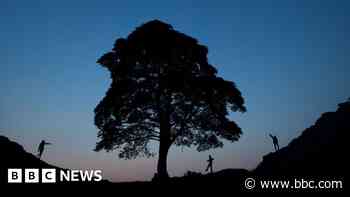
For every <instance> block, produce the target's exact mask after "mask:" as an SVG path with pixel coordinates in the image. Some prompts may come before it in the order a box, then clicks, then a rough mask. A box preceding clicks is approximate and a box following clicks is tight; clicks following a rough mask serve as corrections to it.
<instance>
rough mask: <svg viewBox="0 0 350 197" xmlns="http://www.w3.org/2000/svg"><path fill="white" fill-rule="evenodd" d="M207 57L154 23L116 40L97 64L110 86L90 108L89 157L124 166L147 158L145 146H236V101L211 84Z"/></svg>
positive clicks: (228, 88) (230, 87) (237, 96)
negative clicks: (109, 157)
mask: <svg viewBox="0 0 350 197" xmlns="http://www.w3.org/2000/svg"><path fill="white" fill-rule="evenodd" d="M207 54H208V48H207V47H206V46H204V45H201V44H199V43H198V41H197V40H196V39H194V38H192V37H190V36H187V35H185V34H183V33H180V32H178V31H176V30H174V29H173V27H172V26H171V25H169V24H166V23H164V22H161V21H159V20H153V21H150V22H147V23H145V24H143V25H141V26H140V27H138V28H136V30H134V31H133V32H132V33H131V34H130V35H128V36H127V37H126V38H119V39H117V40H116V41H115V44H114V47H113V49H112V50H111V51H110V52H108V53H106V54H104V55H103V56H102V57H100V58H99V59H98V61H97V62H98V63H99V64H100V65H102V66H103V67H105V68H107V69H108V71H109V72H110V76H111V79H112V82H111V85H110V87H109V89H108V91H107V93H106V95H105V97H104V98H103V99H102V100H101V101H100V103H99V104H98V105H97V106H96V108H95V125H96V126H97V127H98V129H99V132H98V137H99V138H100V141H98V143H97V145H96V150H97V151H99V150H102V149H104V150H107V151H111V150H114V149H117V150H119V157H120V158H125V159H132V158H135V157H137V156H147V157H148V156H152V155H153V153H152V152H151V151H150V149H149V147H148V145H149V142H150V141H151V140H155V141H160V144H162V143H163V144H165V146H164V147H166V148H167V149H168V148H169V147H170V146H171V145H172V144H175V145H177V146H188V147H190V146H195V147H196V148H197V150H198V151H204V150H208V149H211V148H217V147H222V146H223V143H222V139H225V140H228V141H231V142H233V141H236V140H238V139H239V137H240V135H241V134H242V131H241V129H240V127H239V126H238V125H237V124H236V123H235V122H234V121H232V120H230V119H229V118H228V115H229V111H233V112H235V111H239V112H245V111H246V108H245V106H244V99H243V97H242V95H241V92H240V91H239V90H238V88H237V87H236V85H235V84H234V83H233V82H231V81H227V80H224V79H223V78H221V77H219V76H217V70H216V68H215V67H214V66H213V65H211V64H209V63H208V59H207ZM160 146H162V145H160ZM160 149H161V148H160ZM160 152H161V150H160ZM166 152H167V151H166ZM165 157H166V156H165Z"/></svg>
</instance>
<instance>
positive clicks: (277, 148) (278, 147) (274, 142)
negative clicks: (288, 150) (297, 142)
mask: <svg viewBox="0 0 350 197" xmlns="http://www.w3.org/2000/svg"><path fill="white" fill-rule="evenodd" d="M270 137H271V138H272V143H273V147H275V151H278V150H279V149H280V146H279V144H278V139H277V136H275V135H272V134H271V133H270Z"/></svg>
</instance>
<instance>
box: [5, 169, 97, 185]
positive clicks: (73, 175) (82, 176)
mask: <svg viewBox="0 0 350 197" xmlns="http://www.w3.org/2000/svg"><path fill="white" fill-rule="evenodd" d="M101 180H102V171H101V170H56V169H54V168H47V169H36V168H26V169H20V168H15V169H8V170H7V182H8V183H56V182H79V181H81V182H91V181H94V182H99V181H101Z"/></svg>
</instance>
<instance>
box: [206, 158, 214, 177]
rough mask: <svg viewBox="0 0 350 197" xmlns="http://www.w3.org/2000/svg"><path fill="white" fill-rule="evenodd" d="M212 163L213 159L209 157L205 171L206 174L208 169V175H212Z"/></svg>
mask: <svg viewBox="0 0 350 197" xmlns="http://www.w3.org/2000/svg"><path fill="white" fill-rule="evenodd" d="M213 161H214V159H213V158H212V157H211V155H209V159H208V160H207V162H208V166H207V169H205V171H206V172H207V171H208V170H209V169H210V173H213Z"/></svg>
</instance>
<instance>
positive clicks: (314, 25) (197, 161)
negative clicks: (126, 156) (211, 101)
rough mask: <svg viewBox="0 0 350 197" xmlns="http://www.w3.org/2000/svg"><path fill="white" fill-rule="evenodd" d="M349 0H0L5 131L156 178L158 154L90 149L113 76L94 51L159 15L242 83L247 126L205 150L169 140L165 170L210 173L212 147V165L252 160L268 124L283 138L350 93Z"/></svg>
mask: <svg viewBox="0 0 350 197" xmlns="http://www.w3.org/2000/svg"><path fill="white" fill-rule="evenodd" d="M348 2H349V1H345V0H344V1H337V0H335V1H328V0H327V1H321V0H316V1H311V0H299V1H297V0H291V1H281V0H264V1H261V0H257V1H251V0H244V1H234V0H232V1H231V0H230V1H203V0H199V1H189V0H176V1H171V2H170V1H163V0H159V1H131V0H128V1H88V0H84V1H83V0H78V1H72V0H69V1H63V0H60V1H48V0H45V1H44V0H43V1H36V0H33V1H25V0H23V1H15V0H11V1H10V0H5V1H1V6H0V24H1V31H0V34H1V35H0V41H1V47H0V54H1V72H0V90H1V91H0V135H5V136H8V137H9V138H11V139H12V140H15V141H17V142H19V143H21V144H23V146H24V147H25V149H26V150H27V151H29V152H33V153H34V152H35V150H36V148H37V144H38V143H39V142H40V140H41V139H47V140H48V141H50V142H52V143H53V144H54V145H53V146H51V147H49V148H48V149H47V152H45V153H44V160H46V161H48V162H49V163H52V164H55V165H58V166H61V167H65V168H75V169H102V170H103V175H104V178H107V179H110V180H113V181H132V180H149V179H150V178H151V177H152V176H153V173H154V171H155V168H156V159H157V158H156V157H155V158H153V159H145V158H140V159H137V160H131V161H125V160H120V159H118V158H117V155H116V154H114V153H104V152H99V153H96V152H93V148H94V145H95V143H96V140H97V138H96V134H97V129H96V128H95V126H94V124H93V117H94V114H93V109H94V107H95V106H96V104H97V103H98V102H99V101H100V100H101V99H102V98H103V96H104V94H105V92H106V90H107V88H108V86H109V83H110V79H109V73H108V72H107V71H106V70H105V69H103V68H101V67H100V66H98V65H97V64H96V63H95V62H96V60H97V58H98V57H100V56H101V55H102V54H103V53H105V52H107V51H108V50H110V49H111V48H112V45H113V43H114V41H115V39H117V38H119V37H125V36H127V35H128V34H129V33H130V32H131V31H133V30H134V29H135V28H136V27H137V26H139V25H141V24H142V23H143V22H146V21H148V20H151V19H160V20H163V21H165V22H168V23H170V24H172V25H173V27H174V28H175V29H177V30H179V31H181V32H183V33H185V34H188V35H191V36H193V37H195V38H197V39H198V40H199V41H200V42H201V43H202V44H205V45H207V46H208V47H209V60H210V62H211V63H212V64H214V65H217V68H218V70H219V74H220V75H221V76H223V77H224V78H226V79H229V80H232V81H234V82H236V84H237V85H238V87H239V88H240V90H241V91H242V93H243V95H244V97H245V98H246V104H247V108H248V112H247V113H245V114H232V118H233V119H234V120H236V121H237V122H238V124H239V125H240V126H241V128H242V129H243V132H244V134H243V136H242V138H241V139H240V141H239V142H237V143H233V144H225V146H224V148H222V149H216V150H211V151H207V152H202V153H198V152H196V151H195V150H194V149H188V148H184V149H181V148H174V147H173V148H172V149H171V151H170V154H169V158H168V168H169V173H170V174H171V175H173V176H180V175H183V174H184V173H185V172H186V171H187V170H195V171H201V172H203V169H204V168H205V165H206V159H207V156H208V154H209V153H210V154H212V155H213V156H214V158H215V163H214V167H215V170H220V169H223V168H247V169H252V168H254V167H255V166H256V165H257V163H258V162H259V161H260V160H261V157H262V156H263V155H264V154H266V153H268V152H270V151H272V150H273V147H272V144H271V141H270V139H269V137H268V136H267V133H268V132H272V133H274V134H276V135H278V136H279V138H280V144H281V146H285V145H286V144H288V143H289V142H290V140H291V139H293V138H294V137H296V136H298V135H299V134H300V133H301V131H302V130H303V129H304V128H306V127H308V126H310V125H311V124H313V123H314V121H315V120H316V119H317V118H318V117H319V116H320V114H321V113H323V112H325V111H332V110H335V109H336V105H337V103H339V102H342V101H344V100H346V99H347V98H348V97H349V96H350V92H349V88H348V87H346V85H349V84H350V78H349V73H350V66H349V60H350V58H349V50H350V34H349V33H350V32H349V30H350V28H349V25H348V23H349V22H348V21H349V19H350V16H349V12H348V11H349V9H350V3H348ZM156 148H157V145H156V144H154V150H155V151H156Z"/></svg>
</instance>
